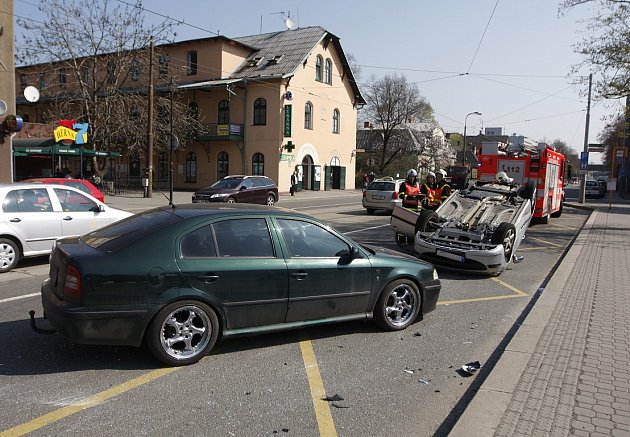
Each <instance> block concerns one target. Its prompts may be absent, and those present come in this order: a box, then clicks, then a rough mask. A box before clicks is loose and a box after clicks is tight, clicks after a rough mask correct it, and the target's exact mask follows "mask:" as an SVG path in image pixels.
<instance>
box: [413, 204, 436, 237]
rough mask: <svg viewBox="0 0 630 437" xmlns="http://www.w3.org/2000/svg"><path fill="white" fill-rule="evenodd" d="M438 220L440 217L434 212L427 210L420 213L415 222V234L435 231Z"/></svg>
mask: <svg viewBox="0 0 630 437" xmlns="http://www.w3.org/2000/svg"><path fill="white" fill-rule="evenodd" d="M439 218H440V217H439V216H438V214H437V212H435V211H431V210H428V209H427V210H424V211H422V212H421V213H420V215H419V216H418V219H417V220H416V227H415V233H416V234H417V233H418V232H432V231H435V230H436V229H437V224H438V221H439Z"/></svg>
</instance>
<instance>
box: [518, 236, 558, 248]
mask: <svg viewBox="0 0 630 437" xmlns="http://www.w3.org/2000/svg"><path fill="white" fill-rule="evenodd" d="M527 238H528V239H529V240H536V241H540V242H541V243H545V244H549V245H550V246H556V247H564V246H562V244H556V243H552V242H551V241H547V240H541V239H540V238H536V237H527Z"/></svg>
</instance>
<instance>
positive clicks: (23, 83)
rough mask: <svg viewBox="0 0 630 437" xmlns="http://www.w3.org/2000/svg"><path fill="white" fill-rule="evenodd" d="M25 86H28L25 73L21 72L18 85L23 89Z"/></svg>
mask: <svg viewBox="0 0 630 437" xmlns="http://www.w3.org/2000/svg"><path fill="white" fill-rule="evenodd" d="M27 86H28V80H27V77H26V74H24V73H22V74H20V87H21V88H22V89H24V88H26V87H27Z"/></svg>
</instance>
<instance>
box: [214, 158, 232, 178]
mask: <svg viewBox="0 0 630 437" xmlns="http://www.w3.org/2000/svg"><path fill="white" fill-rule="evenodd" d="M229 170H230V156H229V155H228V154H227V152H221V153H219V155H218V156H217V180H218V179H223V178H224V177H226V176H227V175H228V174H230V173H229Z"/></svg>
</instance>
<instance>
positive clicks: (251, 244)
mask: <svg viewBox="0 0 630 437" xmlns="http://www.w3.org/2000/svg"><path fill="white" fill-rule="evenodd" d="M212 228H213V230H214V235H215V237H216V241H217V248H218V249H219V256H257V257H273V256H274V251H273V245H272V244H271V237H270V234H269V228H268V227H267V221H266V220H265V219H264V218H251V219H250V218H247V219H237V220H224V221H222V222H218V223H214V224H213V225H212Z"/></svg>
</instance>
